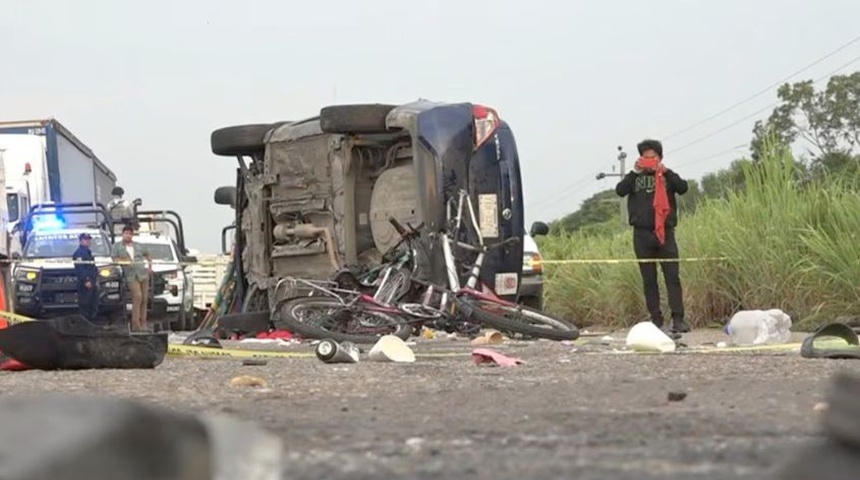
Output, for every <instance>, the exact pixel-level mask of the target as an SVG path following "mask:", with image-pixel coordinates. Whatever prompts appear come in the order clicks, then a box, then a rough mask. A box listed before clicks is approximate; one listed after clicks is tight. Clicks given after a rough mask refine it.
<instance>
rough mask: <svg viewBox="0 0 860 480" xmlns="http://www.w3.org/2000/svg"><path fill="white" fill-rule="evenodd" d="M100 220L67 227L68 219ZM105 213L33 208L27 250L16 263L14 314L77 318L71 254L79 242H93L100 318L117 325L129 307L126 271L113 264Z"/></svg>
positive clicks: (27, 221)
mask: <svg viewBox="0 0 860 480" xmlns="http://www.w3.org/2000/svg"><path fill="white" fill-rule="evenodd" d="M92 214H96V215H98V214H101V215H102V219H103V220H101V221H95V222H92V221H90V222H83V223H81V224H73V223H69V222H68V220H69V219H70V217H81V216H84V217H86V216H90V215H92ZM107 218H108V217H107V216H106V213H105V211H104V207H102V206H100V205H95V206H93V205H87V204H45V205H35V206H33V207H31V209H30V211H29V212H28V213H27V215H25V216H24V218H23V219H22V225H23V228H22V232H21V235H22V237H23V241H22V242H21V243H22V244H23V249H22V251H21V253H20V254H14V255H13V258H15V259H17V260H18V262H19V263H18V264H17V265H16V266H15V267H14V269H13V271H12V278H13V283H14V292H15V293H14V299H15V313H17V314H20V315H24V316H28V317H31V318H35V319H45V318H51V317H56V316H61V315H69V314H74V313H77V312H78V311H79V309H78V298H77V296H78V291H77V273H76V272H75V265H74V263H73V262H72V254H73V253H74V251H75V250H76V249H77V248H78V245H79V237H80V235H81V234H82V233H87V234H89V235H90V236H91V237H92V245H91V247H90V248H91V250H92V253H93V256H94V257H95V262H96V267H97V268H98V272H99V275H98V282H99V317H102V318H103V319H106V320H110V321H115V320H117V318H118V317H119V316H122V315H123V314H124V310H125V301H126V297H127V294H126V287H125V282H123V281H122V270H121V268H120V267H119V266H116V265H114V264H113V259H112V258H111V245H112V243H113V238H112V235H111V233H110V230H109V228H107V223H106V220H104V219H107Z"/></svg>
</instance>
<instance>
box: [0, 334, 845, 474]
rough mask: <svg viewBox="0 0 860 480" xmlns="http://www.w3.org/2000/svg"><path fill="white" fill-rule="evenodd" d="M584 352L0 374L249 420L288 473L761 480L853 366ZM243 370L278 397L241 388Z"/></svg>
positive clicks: (4, 378)
mask: <svg viewBox="0 0 860 480" xmlns="http://www.w3.org/2000/svg"><path fill="white" fill-rule="evenodd" d="M613 336H614V338H615V339H617V340H623V338H624V336H623V333H620V334H619V333H616V334H613ZM797 337H798V338H802V335H798V336H797ZM717 339H722V338H721V337H720V335H719V334H718V333H715V332H696V333H695V334H691V335H688V338H687V341H688V343H690V344H691V345H695V344H701V343H703V342H707V341H714V340H717ZM589 341H591V342H592V344H591V345H585V346H583V345H577V346H571V345H563V344H560V343H554V342H534V343H529V344H523V345H507V346H503V347H500V348H499V350H500V351H502V352H504V353H506V354H509V355H512V356H516V357H519V358H521V359H523V360H524V361H525V362H526V363H525V364H524V365H521V366H517V367H513V368H504V369H503V368H498V367H478V366H475V365H473V364H472V362H471V360H470V357H469V352H470V350H471V348H470V347H469V345H468V342H467V341H465V340H459V341H449V340H445V339H439V340H434V341H430V342H422V343H421V344H420V345H418V346H417V347H415V350H416V352H417V353H419V354H426V353H429V354H431V355H436V356H432V357H419V358H418V361H417V362H416V363H414V364H383V363H370V362H362V363H359V364H353V365H344V364H339V365H328V364H323V363H321V362H319V361H318V360H316V359H315V358H290V359H269V360H268V363H267V364H266V365H263V366H243V365H242V362H241V360H223V359H218V360H201V359H187V358H168V359H167V360H166V361H165V363H164V364H162V365H161V366H159V367H158V368H156V369H155V370H151V371H86V372H34V371H26V372H9V373H7V372H2V373H0V392H2V394H3V395H16V394H23V393H34V392H44V391H64V392H68V393H76V392H86V393H93V392H102V393H105V394H109V395H117V396H122V397H129V398H136V399H140V400H143V401H146V402H153V403H156V404H161V405H167V406H170V407H172V408H176V409H178V410H184V411H207V412H219V413H226V414H230V415H234V416H237V417H240V418H244V419H249V420H253V421H256V422H258V423H259V424H261V425H263V426H264V427H266V428H268V429H271V430H272V431H274V432H277V433H278V434H279V435H280V436H281V437H282V438H283V441H284V446H285V450H286V451H285V466H284V475H283V478H292V479H319V478H327V479H340V478H343V479H347V478H348V479H360V478H368V479H370V478H394V477H398V478H460V479H469V478H476V479H478V478H480V479H483V478H486V479H490V478H492V479H495V480H499V479H524V478H529V479H550V478H552V479H555V478H580V479H592V478H594V479H596V478H615V479H631V480H632V479H637V480H642V479H657V478H660V479H682V478H683V479H689V478H696V479H708V480H717V479H735V478H755V479H759V480H761V479H766V478H772V474H773V469H774V468H775V467H778V466H779V465H781V464H783V463H784V462H785V461H787V459H789V458H790V456H791V454H792V453H791V452H792V449H794V448H797V447H800V446H802V445H804V444H806V443H807V442H810V441H813V440H815V439H816V438H817V437H818V425H817V420H816V417H817V414H816V412H815V411H814V410H813V408H814V406H815V404H816V403H817V402H819V401H822V400H823V397H824V395H825V394H826V389H827V382H828V379H829V377H830V376H831V375H833V374H834V373H835V372H836V371H838V370H839V369H849V370H854V371H856V370H857V365H858V364H857V363H854V362H852V361H836V360H829V361H828V360H806V359H802V358H800V357H799V355H797V354H794V353H791V354H781V353H779V352H768V353H767V354H748V353H745V354H726V353H721V354H690V355H635V354H633V355H631V354H624V355H616V354H611V353H607V352H608V351H609V350H611V349H612V348H613V346H615V347H620V346H621V343H620V342H616V343H614V344H611V345H602V344H601V341H600V337H597V338H594V339H589ZM610 343H611V342H610ZM311 348H312V347H310V346H308V345H301V346H295V347H291V348H290V349H291V350H295V351H304V352H310V351H311ZM585 352H591V353H585ZM600 352H603V353H600ZM238 375H253V376H257V377H260V378H263V379H265V380H266V382H267V383H268V386H267V387H264V388H260V387H231V386H230V385H229V382H230V379H231V378H233V377H235V376H238ZM670 392H676V393H686V397H685V398H684V399H683V400H681V401H674V402H670V401H669V400H668V397H669V394H670ZM678 396H682V395H678Z"/></svg>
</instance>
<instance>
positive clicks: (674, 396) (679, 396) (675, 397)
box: [668, 392, 687, 402]
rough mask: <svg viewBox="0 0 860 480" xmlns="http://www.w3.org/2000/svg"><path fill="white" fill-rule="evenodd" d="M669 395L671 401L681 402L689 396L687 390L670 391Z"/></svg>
mask: <svg viewBox="0 0 860 480" xmlns="http://www.w3.org/2000/svg"><path fill="white" fill-rule="evenodd" d="M668 397H669V401H670V402H680V401H682V400H684V399H685V398H687V392H669V395H668Z"/></svg>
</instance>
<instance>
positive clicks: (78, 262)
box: [0, 258, 231, 267]
mask: <svg viewBox="0 0 860 480" xmlns="http://www.w3.org/2000/svg"><path fill="white" fill-rule="evenodd" d="M230 262H231V260H207V261H200V262H175V261H169V260H153V261H152V265H176V266H189V267H190V266H195V265H197V266H202V267H212V266H218V265H228V264H229V263H230ZM148 263H149V262H147V261H146V260H136V261H134V262H132V261H129V260H103V261H96V260H72V259H71V258H68V259H66V258H52V259H38V260H35V259H33V260H27V259H15V260H12V259H8V258H4V259H0V264H5V265H20V264H27V265H33V266H34V267H40V266H42V265H98V266H102V267H108V266H111V265H120V266H124V265H132V264H137V265H143V266H146V265H147V264H148Z"/></svg>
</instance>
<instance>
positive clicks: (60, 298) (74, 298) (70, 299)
mask: <svg viewBox="0 0 860 480" xmlns="http://www.w3.org/2000/svg"><path fill="white" fill-rule="evenodd" d="M55 298H56V300H57V303H78V294H77V293H58V294H57V296H56V297H55Z"/></svg>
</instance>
